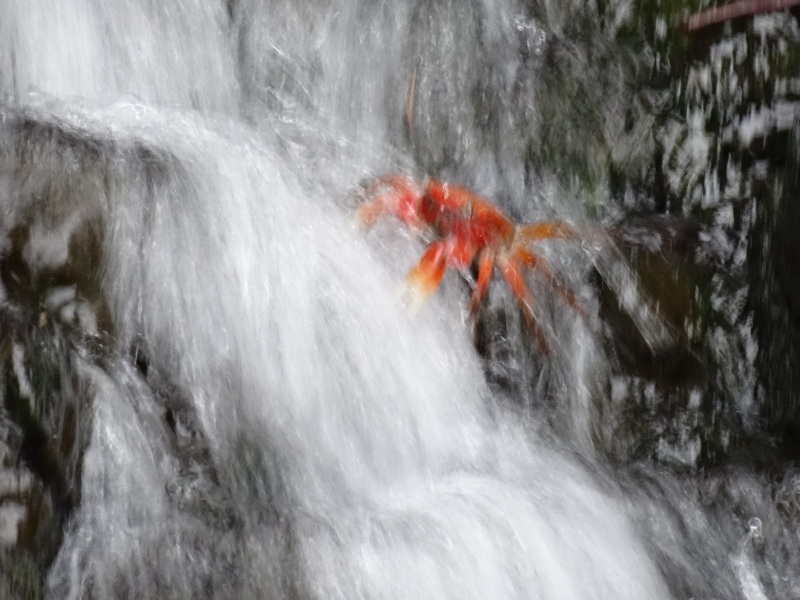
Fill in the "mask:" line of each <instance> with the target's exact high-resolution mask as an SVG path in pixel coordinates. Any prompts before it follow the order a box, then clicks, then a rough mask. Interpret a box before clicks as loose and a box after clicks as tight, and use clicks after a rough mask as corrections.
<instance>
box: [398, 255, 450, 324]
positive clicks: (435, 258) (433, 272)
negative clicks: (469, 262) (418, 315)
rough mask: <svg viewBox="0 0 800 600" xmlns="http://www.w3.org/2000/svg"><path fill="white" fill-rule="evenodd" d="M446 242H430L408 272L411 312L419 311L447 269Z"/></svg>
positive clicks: (407, 281) (434, 290) (407, 282)
mask: <svg viewBox="0 0 800 600" xmlns="http://www.w3.org/2000/svg"><path fill="white" fill-rule="evenodd" d="M448 255H449V252H448V243H447V241H446V240H437V241H435V242H433V243H432V244H430V245H429V246H428V248H427V249H426V250H425V253H424V254H423V255H422V258H421V259H420V260H419V262H418V263H417V264H416V265H415V266H414V267H413V268H412V269H411V270H410V271H409V272H408V275H407V276H406V284H407V285H408V290H409V292H410V294H411V309H412V312H417V311H419V309H420V308H422V306H423V305H424V304H425V303H426V302H427V301H428V299H429V298H430V297H431V296H432V295H433V294H434V293H435V292H436V289H437V288H438V287H439V284H440V283H441V282H442V277H444V272H445V270H446V269H447V259H448Z"/></svg>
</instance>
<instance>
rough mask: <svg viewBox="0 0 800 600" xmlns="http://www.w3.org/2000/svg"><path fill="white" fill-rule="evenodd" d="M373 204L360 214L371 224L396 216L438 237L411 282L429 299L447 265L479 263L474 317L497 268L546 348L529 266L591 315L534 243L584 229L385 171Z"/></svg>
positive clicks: (369, 194) (370, 187)
mask: <svg viewBox="0 0 800 600" xmlns="http://www.w3.org/2000/svg"><path fill="white" fill-rule="evenodd" d="M363 193H364V195H365V196H366V198H367V202H366V203H365V204H363V205H362V206H361V207H360V208H359V209H358V212H357V213H356V217H357V219H358V221H360V222H361V223H362V224H363V225H365V226H368V227H369V226H371V225H373V224H374V223H375V222H376V221H377V220H378V219H379V218H380V217H382V216H383V215H387V214H388V215H393V216H394V217H396V218H397V219H399V220H400V221H402V222H404V223H406V224H407V225H409V226H410V227H411V228H412V229H413V230H415V231H416V232H417V233H420V234H427V235H428V237H432V238H433V241H432V242H431V243H430V244H429V245H428V247H427V248H426V250H425V252H424V254H423V255H422V258H421V259H420V261H419V262H418V263H417V264H416V266H414V267H413V268H412V269H411V271H410V272H409V273H408V277H407V282H408V284H409V287H410V289H411V290H412V292H413V293H414V294H415V296H416V298H415V300H417V301H419V302H422V301H424V300H425V299H427V298H428V297H430V296H431V295H432V294H433V293H434V292H435V291H436V289H437V287H438V286H439V283H440V282H441V280H442V277H443V276H444V273H445V271H446V270H447V268H448V267H451V268H455V269H457V270H459V271H460V272H462V273H465V274H466V273H467V272H468V270H469V268H470V267H471V265H472V264H473V262H475V261H476V260H477V264H478V279H477V282H476V283H475V288H474V289H473V291H472V297H471V298H470V301H469V305H468V307H469V309H470V311H471V312H472V313H473V314H474V312H475V311H476V310H477V308H478V306H479V305H480V303H481V300H482V299H483V297H484V295H485V294H486V290H487V288H488V286H489V281H490V280H491V277H492V272H493V270H494V266H495V265H497V266H498V267H499V269H500V273H501V275H502V276H503V279H504V280H505V281H506V283H507V284H508V286H509V288H510V289H511V292H512V293H513V295H514V297H515V298H516V299H517V302H518V303H519V306H520V309H521V310H522V314H523V316H524V318H525V321H526V323H527V325H528V327H529V328H530V330H531V332H532V333H533V334H534V336H535V337H536V340H537V342H538V344H539V348H540V349H541V350H542V352H545V353H546V352H547V350H548V346H547V342H546V340H545V338H544V335H543V334H542V332H541V329H540V327H539V325H538V323H537V321H536V317H535V316H534V311H533V294H532V293H531V290H530V288H529V287H528V285H527V283H526V282H525V271H526V269H531V270H536V272H538V273H540V274H542V275H543V276H544V277H545V278H546V279H547V281H548V282H549V283H550V284H551V285H552V287H553V288H554V289H555V290H556V291H557V292H558V293H559V294H560V296H561V297H562V298H563V299H564V301H565V302H566V303H567V304H568V305H569V306H571V307H572V308H573V309H574V310H575V311H576V312H578V313H579V314H581V315H582V316H584V310H583V307H582V305H581V303H580V302H579V301H578V300H577V298H576V297H575V295H574V294H573V293H572V291H571V290H569V289H568V288H567V287H565V286H564V284H563V283H562V282H561V281H560V280H559V279H558V278H557V277H556V276H555V275H554V273H553V272H552V270H551V269H550V267H549V266H548V264H547V261H546V260H545V259H544V258H543V257H541V256H538V255H537V254H536V252H535V251H534V248H533V246H534V244H535V243H536V242H539V241H541V240H547V239H564V240H574V239H579V237H580V236H579V235H578V232H577V230H576V229H575V228H574V227H572V226H571V225H568V224H566V223H563V222H560V221H545V222H541V223H530V224H517V223H515V222H514V221H513V220H512V219H511V218H510V217H508V216H507V215H506V214H505V213H503V211H501V210H500V209H499V208H498V207H497V206H495V205H494V204H493V203H492V202H490V201H489V200H487V199H486V198H484V197H483V196H481V195H479V194H477V193H475V192H473V191H472V190H469V189H467V188H465V187H461V186H459V185H455V184H452V183H446V182H442V181H437V180H436V179H427V180H425V181H418V180H416V179H413V178H411V177H407V176H405V175H384V176H382V177H380V178H378V179H376V180H373V181H370V182H368V183H366V184H364V185H363Z"/></svg>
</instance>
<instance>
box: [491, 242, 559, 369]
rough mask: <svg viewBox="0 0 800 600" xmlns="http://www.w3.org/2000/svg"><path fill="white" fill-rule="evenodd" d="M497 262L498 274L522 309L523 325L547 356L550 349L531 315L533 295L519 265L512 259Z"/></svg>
mask: <svg viewBox="0 0 800 600" xmlns="http://www.w3.org/2000/svg"><path fill="white" fill-rule="evenodd" d="M499 262H500V273H501V274H502V275H503V279H505V280H506V283H507V284H508V287H509V288H510V289H511V293H512V294H514V297H515V298H516V299H517V303H518V304H519V307H520V309H522V316H523V317H524V318H525V323H526V324H527V325H528V329H530V330H531V333H532V334H533V337H535V338H536V343H537V344H538V345H539V350H540V351H541V352H542V354H549V353H550V349H549V347H548V345H547V340H546V339H545V337H544V334H543V333H542V329H541V327H539V323H538V322H537V320H536V317H535V316H534V314H533V294H531V290H530V288H528V284H527V283H525V277H524V276H523V275H522V271H521V270H520V268H519V264H518V263H517V261H516V260H514V259H513V258H503V259H502V260H500V261H499Z"/></svg>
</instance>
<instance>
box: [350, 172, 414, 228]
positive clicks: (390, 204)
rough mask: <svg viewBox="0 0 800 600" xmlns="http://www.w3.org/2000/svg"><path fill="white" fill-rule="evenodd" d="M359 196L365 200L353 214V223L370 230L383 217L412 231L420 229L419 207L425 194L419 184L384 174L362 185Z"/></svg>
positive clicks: (397, 176)
mask: <svg viewBox="0 0 800 600" xmlns="http://www.w3.org/2000/svg"><path fill="white" fill-rule="evenodd" d="M361 194H362V195H363V196H364V197H365V198H367V199H368V201H367V202H366V203H365V204H362V205H361V206H360V207H359V209H358V210H357V211H356V221H357V222H358V223H360V224H362V225H364V226H365V227H372V226H373V225H374V224H375V222H376V221H377V220H378V219H379V218H380V217H382V216H383V215H386V214H389V215H393V216H395V217H396V218H398V219H399V220H401V221H403V222H404V223H406V224H408V225H410V226H411V227H412V228H414V229H421V228H422V227H423V225H424V224H423V223H422V222H421V220H420V218H419V206H420V203H421V202H422V198H423V196H424V194H425V187H424V185H423V184H422V183H420V182H419V181H417V180H416V179H414V178H412V177H408V176H405V175H385V176H383V177H380V178H378V179H376V180H372V181H369V182H367V183H365V184H362V192H361Z"/></svg>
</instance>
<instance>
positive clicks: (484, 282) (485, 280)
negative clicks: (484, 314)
mask: <svg viewBox="0 0 800 600" xmlns="http://www.w3.org/2000/svg"><path fill="white" fill-rule="evenodd" d="M493 269H494V254H493V253H492V252H483V253H481V256H480V258H479V260H478V281H477V282H476V283H475V288H474V289H473V290H472V296H471V297H470V299H469V304H468V305H467V308H468V309H469V311H470V312H471V313H474V312H476V311H477V310H478V307H479V306H480V304H481V302H482V301H483V297H484V296H485V295H486V290H487V289H489V282H490V281H491V280H492V270H493Z"/></svg>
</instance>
